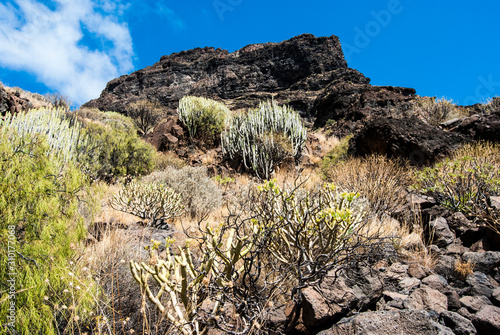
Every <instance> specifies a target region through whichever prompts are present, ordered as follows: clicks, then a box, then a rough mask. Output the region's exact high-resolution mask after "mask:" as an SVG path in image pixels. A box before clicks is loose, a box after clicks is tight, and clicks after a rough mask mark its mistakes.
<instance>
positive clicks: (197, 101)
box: [177, 96, 231, 142]
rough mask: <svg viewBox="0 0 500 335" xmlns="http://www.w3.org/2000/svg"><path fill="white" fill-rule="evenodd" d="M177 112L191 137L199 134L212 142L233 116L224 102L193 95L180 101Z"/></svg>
mask: <svg viewBox="0 0 500 335" xmlns="http://www.w3.org/2000/svg"><path fill="white" fill-rule="evenodd" d="M177 113H178V114H179V120H180V121H181V122H182V123H183V124H184V126H185V127H186V128H187V130H188V133H189V136H190V137H191V138H194V137H195V136H199V137H201V138H203V139H204V140H207V141H212V142H213V141H215V140H216V139H217V138H218V136H219V135H220V133H221V132H222V131H223V130H224V128H225V127H226V125H227V122H228V120H229V119H230V118H231V112H230V111H229V109H228V108H227V107H226V105H224V104H223V103H220V102H217V101H215V100H211V99H206V98H202V97H193V96H185V97H184V98H182V99H181V100H180V101H179V108H178V109H177Z"/></svg>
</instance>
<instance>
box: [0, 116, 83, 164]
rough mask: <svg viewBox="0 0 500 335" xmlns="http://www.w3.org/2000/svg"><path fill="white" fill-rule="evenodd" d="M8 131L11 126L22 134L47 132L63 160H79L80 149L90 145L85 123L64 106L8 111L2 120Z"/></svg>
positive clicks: (0, 122)
mask: <svg viewBox="0 0 500 335" xmlns="http://www.w3.org/2000/svg"><path fill="white" fill-rule="evenodd" d="M0 126H2V127H3V128H4V129H5V130H8V129H11V130H14V131H16V132H17V134H18V136H21V137H23V136H26V135H35V134H40V135H44V136H45V139H46V141H47V144H48V145H49V148H50V149H49V153H57V156H58V157H59V158H60V159H61V160H62V161H63V162H66V163H67V162H69V161H77V159H78V151H79V150H78V148H79V147H85V146H87V145H88V138H87V137H86V136H85V135H84V134H83V133H82V127H81V125H80V124H79V123H78V122H76V120H75V118H74V117H72V116H71V115H70V114H68V112H67V110H66V109H63V108H40V109H32V110H30V111H28V112H26V113H17V114H10V113H7V115H6V116H5V119H4V120H3V121H0Z"/></svg>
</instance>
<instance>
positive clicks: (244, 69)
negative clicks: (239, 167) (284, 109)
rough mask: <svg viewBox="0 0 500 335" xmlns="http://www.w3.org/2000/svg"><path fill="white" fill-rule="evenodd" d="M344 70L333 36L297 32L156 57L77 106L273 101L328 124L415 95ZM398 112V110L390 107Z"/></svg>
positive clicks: (387, 110)
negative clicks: (231, 47)
mask: <svg viewBox="0 0 500 335" xmlns="http://www.w3.org/2000/svg"><path fill="white" fill-rule="evenodd" d="M369 82H370V79H369V78H367V77H365V76H364V75H363V74H361V73H359V72H358V71H356V70H354V69H351V68H349V67H348V66H347V63H346V61H345V59H344V55H343V52H342V48H341V45H340V41H339V39H338V37H336V36H330V37H319V38H317V37H315V36H313V35H310V34H304V35H300V36H297V37H294V38H292V39H290V40H287V41H284V42H281V43H265V44H254V45H248V46H246V47H244V48H242V49H240V50H238V51H235V52H232V53H229V52H228V51H226V50H221V49H214V48H203V49H201V48H197V49H193V50H188V51H182V52H179V53H174V54H172V55H169V56H163V57H161V59H160V61H159V62H157V63H155V64H154V65H152V66H149V67H147V68H144V69H142V70H139V71H136V72H134V73H132V74H130V75H126V76H122V77H119V78H117V79H114V80H112V81H110V82H109V83H108V84H107V86H106V88H105V89H104V91H103V92H102V93H101V96H100V97H99V98H98V99H95V100H92V101H89V102H87V103H86V104H84V105H83V107H96V108H99V109H100V110H112V111H118V112H123V111H124V110H125V107H126V105H127V104H128V103H130V102H132V101H136V100H139V99H150V100H155V101H159V102H160V103H162V104H163V105H164V106H166V107H167V108H168V109H170V110H171V111H174V110H175V109H176V108H177V102H178V100H179V99H180V98H182V97H183V96H185V95H196V96H205V97H209V98H212V99H218V100H224V102H225V103H226V104H228V105H229V107H230V108H231V109H233V110H235V109H240V108H249V107H255V106H257V105H258V103H259V101H262V100H265V99H271V98H274V99H275V100H277V101H278V102H280V103H286V104H288V105H290V106H292V107H294V108H295V109H296V110H298V111H300V112H301V114H302V115H303V116H304V117H305V118H306V119H309V120H311V121H315V122H316V124H317V125H323V124H324V123H325V122H326V120H328V119H339V120H340V119H342V120H345V123H346V125H347V126H352V125H351V124H350V121H357V120H359V119H360V118H363V117H365V116H367V115H369V114H371V113H375V114H383V115H390V114H391V111H392V112H394V111H396V109H397V110H401V109H403V110H404V108H399V106H400V105H405V104H407V103H408V101H410V100H411V99H412V98H413V97H414V94H415V90H413V89H406V88H395V87H378V86H372V85H370V84H369ZM396 107H398V108H396Z"/></svg>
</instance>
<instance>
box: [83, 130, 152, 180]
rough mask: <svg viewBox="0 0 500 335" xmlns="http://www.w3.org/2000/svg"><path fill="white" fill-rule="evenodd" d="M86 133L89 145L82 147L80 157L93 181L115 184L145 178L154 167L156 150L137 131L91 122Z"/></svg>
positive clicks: (84, 131)
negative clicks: (143, 176)
mask: <svg viewBox="0 0 500 335" xmlns="http://www.w3.org/2000/svg"><path fill="white" fill-rule="evenodd" d="M83 133H84V134H85V136H86V137H87V138H88V144H86V145H82V146H80V147H79V156H80V161H81V164H82V167H83V169H84V171H85V173H86V174H87V175H88V176H89V177H90V178H91V179H92V180H105V181H113V180H116V178H117V177H121V176H138V175H145V174H148V173H149V172H151V170H152V169H153V167H154V159H155V151H154V148H153V147H152V146H151V145H150V144H148V143H146V142H144V141H143V140H142V139H140V138H139V136H138V135H137V133H136V132H135V131H133V130H120V129H119V128H112V127H110V126H107V125H103V124H100V123H97V122H88V123H87V125H86V127H85V128H84V129H83Z"/></svg>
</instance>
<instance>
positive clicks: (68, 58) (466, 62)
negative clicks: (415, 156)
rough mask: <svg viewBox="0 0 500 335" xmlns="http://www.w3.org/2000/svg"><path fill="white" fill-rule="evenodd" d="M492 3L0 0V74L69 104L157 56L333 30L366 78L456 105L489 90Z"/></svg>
mask: <svg viewBox="0 0 500 335" xmlns="http://www.w3.org/2000/svg"><path fill="white" fill-rule="evenodd" d="M498 13H500V3H499V2H497V1H491V0H490V1H482V0H478V1H475V2H472V1H467V2H466V1H461V2H460V1H459V2H457V1H450V0H442V1H440V2H439V3H437V2H436V1H428V0H382V1H374V0H360V1H349V2H348V1H335V0H330V1H326V0H325V1H316V0H309V1H295V0H289V1H274V2H271V1H261V0H252V1H250V0H184V1H173V0H160V1H149V0H140V1H139V0H132V1H122V0H39V1H35V0H2V2H1V3H0V80H1V81H2V82H3V83H4V84H5V85H8V86H19V87H21V88H23V89H26V90H29V91H32V92H38V93H41V94H44V93H47V92H56V91H57V92H61V93H63V94H65V95H67V96H69V97H70V98H71V99H72V100H73V101H74V104H75V105H76V106H78V105H80V104H82V103H84V102H86V101H88V100H90V99H92V98H96V97H98V96H99V94H100V92H101V91H102V89H103V88H104V87H105V85H106V83H107V82H108V81H109V80H111V79H113V78H116V77H118V76H120V75H123V74H128V73H131V72H133V71H135V70H138V69H141V68H144V67H146V66H149V65H152V64H153V63H155V62H157V61H158V60H159V59H160V57H161V56H162V55H167V54H170V53H172V52H178V51H181V50H186V49H191V48H194V47H204V46H213V47H220V48H223V49H227V50H229V51H234V50H237V49H239V48H241V47H243V46H245V45H248V44H252V43H265V42H280V41H283V40H286V39H289V38H291V37H293V36H296V35H299V34H302V33H311V34H314V35H316V36H330V35H337V36H339V37H340V41H341V43H342V46H343V48H344V53H345V54H346V59H347V61H348V65H349V66H350V67H352V68H355V69H357V70H359V71H360V72H362V73H363V74H365V75H366V76H368V77H370V78H371V79H372V84H374V85H393V86H406V87H413V88H415V89H416V90H417V94H419V95H422V96H424V95H426V96H437V97H447V98H450V99H453V100H454V101H455V102H457V103H460V104H472V103H476V102H483V101H485V100H486V99H488V98H489V97H493V96H497V95H500V62H499V61H500V43H499V42H500V20H498Z"/></svg>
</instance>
